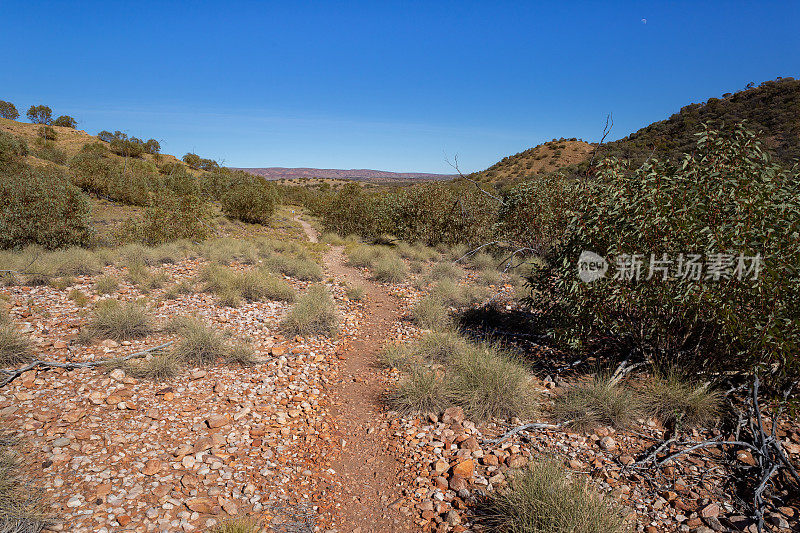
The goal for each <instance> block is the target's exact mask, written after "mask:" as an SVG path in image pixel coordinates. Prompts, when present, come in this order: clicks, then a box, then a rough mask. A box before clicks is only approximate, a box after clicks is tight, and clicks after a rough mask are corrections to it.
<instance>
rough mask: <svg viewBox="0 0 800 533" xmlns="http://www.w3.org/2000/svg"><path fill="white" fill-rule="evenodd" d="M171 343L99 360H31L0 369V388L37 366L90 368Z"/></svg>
mask: <svg viewBox="0 0 800 533" xmlns="http://www.w3.org/2000/svg"><path fill="white" fill-rule="evenodd" d="M170 344H172V341H169V342H165V343H164V344H159V345H158V346H153V347H152V348H147V349H146V350H142V351H141V352H136V353H132V354H130V355H126V356H123V357H113V358H110V359H102V360H100V361H85V362H81V363H62V362H60V361H41V360H40V361H33V362H31V363H28V364H27V365H25V366H23V367H22V368H18V369H16V370H1V369H0V372H2V373H4V374H6V375H7V376H8V377H7V378H6V379H5V381H3V382H2V383H0V389H1V388H3V387H5V386H6V385H8V384H9V383H11V382H12V381H14V380H15V379H17V378H18V377H20V376H21V375H22V374H24V373H25V372H29V371H31V370H33V369H35V368H38V367H40V366H41V367H44V368H63V369H65V370H75V369H78V368H92V367H95V366H100V365H104V364H106V363H110V362H112V361H119V362H122V361H128V360H129V359H135V358H137V357H144V356H145V355H147V354H149V353H150V352H154V351H156V350H161V349H162V348H166V347H167V346H169V345H170Z"/></svg>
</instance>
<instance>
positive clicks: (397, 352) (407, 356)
mask: <svg viewBox="0 0 800 533" xmlns="http://www.w3.org/2000/svg"><path fill="white" fill-rule="evenodd" d="M378 363H380V365H381V366H382V367H383V368H397V369H399V370H410V369H411V368H412V367H413V366H414V360H413V356H412V354H411V352H410V350H409V349H408V346H407V345H405V344H398V343H396V342H390V343H388V344H387V345H386V346H384V347H383V349H382V350H381V351H380V352H379V353H378Z"/></svg>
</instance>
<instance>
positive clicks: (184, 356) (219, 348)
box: [173, 318, 230, 365]
mask: <svg viewBox="0 0 800 533" xmlns="http://www.w3.org/2000/svg"><path fill="white" fill-rule="evenodd" d="M173 329H174V330H175V331H176V332H177V333H178V334H179V335H180V336H181V337H182V338H181V340H180V341H178V342H177V343H176V344H175V347H174V349H173V353H174V355H175V356H176V357H177V358H178V359H179V360H181V361H186V362H188V363H190V364H195V365H207V364H213V363H216V362H217V361H218V360H220V359H224V358H225V357H227V356H228V354H229V353H230V349H229V348H228V346H227V345H226V344H225V339H224V337H223V336H222V335H221V334H220V333H219V332H217V331H216V330H215V329H213V328H210V327H208V326H206V325H205V324H203V322H202V321H201V320H200V319H198V318H184V319H180V320H177V321H176V322H175V324H174V325H173Z"/></svg>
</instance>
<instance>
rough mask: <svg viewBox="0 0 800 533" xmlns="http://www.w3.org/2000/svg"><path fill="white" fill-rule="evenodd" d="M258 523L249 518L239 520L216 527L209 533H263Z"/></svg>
mask: <svg viewBox="0 0 800 533" xmlns="http://www.w3.org/2000/svg"><path fill="white" fill-rule="evenodd" d="M261 531H262V530H261V527H260V526H259V525H258V522H256V521H254V520H251V519H249V518H237V519H235V520H230V521H226V522H223V523H222V524H219V525H217V526H214V527H213V528H211V529H210V530H209V533H261Z"/></svg>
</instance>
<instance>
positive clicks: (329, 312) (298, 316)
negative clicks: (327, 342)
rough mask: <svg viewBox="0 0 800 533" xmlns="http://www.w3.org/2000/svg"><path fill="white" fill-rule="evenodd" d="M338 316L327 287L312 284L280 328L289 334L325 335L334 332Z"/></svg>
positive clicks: (336, 327) (337, 323) (332, 334)
mask: <svg viewBox="0 0 800 533" xmlns="http://www.w3.org/2000/svg"><path fill="white" fill-rule="evenodd" d="M338 325H339V316H338V314H337V312H336V306H335V305H334V303H333V298H331V294H330V292H329V291H328V289H327V288H326V287H325V286H323V285H313V286H311V287H309V289H308V291H307V292H306V293H305V294H303V295H302V296H300V298H298V300H297V303H296V304H295V305H294V307H293V308H292V310H291V311H289V314H288V315H286V318H284V319H283V321H282V322H281V329H283V331H285V332H286V333H287V334H289V335H302V336H309V335H327V336H329V337H332V336H334V335H335V334H336V332H337V329H338Z"/></svg>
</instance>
